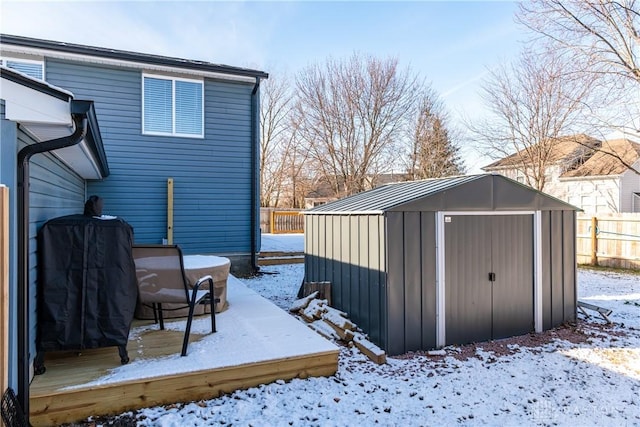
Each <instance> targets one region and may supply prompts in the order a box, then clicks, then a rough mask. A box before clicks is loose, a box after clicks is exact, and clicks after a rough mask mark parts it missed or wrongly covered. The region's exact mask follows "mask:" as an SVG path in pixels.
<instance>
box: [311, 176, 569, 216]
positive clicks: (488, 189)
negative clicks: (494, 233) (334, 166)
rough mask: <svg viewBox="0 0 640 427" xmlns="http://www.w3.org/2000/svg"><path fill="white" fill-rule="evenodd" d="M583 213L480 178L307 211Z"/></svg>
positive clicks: (368, 195)
mask: <svg viewBox="0 0 640 427" xmlns="http://www.w3.org/2000/svg"><path fill="white" fill-rule="evenodd" d="M403 208H409V209H410V210H433V211H441V210H447V209H465V210H512V209H530V210H537V209H550V210H579V208H576V207H575V206H572V205H570V204H568V203H565V202H563V201H561V200H559V199H556V198H554V197H552V196H549V195H548V194H545V193H542V192H540V191H537V190H535V189H533V188H531V187H528V186H525V185H523V184H520V183H519V182H516V181H514V180H511V179H509V178H506V177H504V176H502V175H495V174H480V175H466V176H456V177H448V178H437V179H426V180H421V181H407V182H398V183H393V184H387V185H383V186H380V187H377V188H374V189H372V190H369V191H364V192H362V193H358V194H354V195H353V196H349V197H346V198H343V199H340V200H336V201H334V202H330V203H327V204H324V205H320V206H317V207H315V208H313V209H310V210H307V211H305V212H304V213H305V214H307V215H313V214H317V215H357V214H363V215H376V214H377V215H379V214H382V213H384V212H387V211H391V210H403Z"/></svg>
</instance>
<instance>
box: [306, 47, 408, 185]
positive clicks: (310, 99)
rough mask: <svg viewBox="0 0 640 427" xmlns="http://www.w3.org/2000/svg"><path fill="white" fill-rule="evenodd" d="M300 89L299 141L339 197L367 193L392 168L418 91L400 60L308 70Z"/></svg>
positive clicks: (357, 59)
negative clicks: (396, 144) (383, 172)
mask: <svg viewBox="0 0 640 427" xmlns="http://www.w3.org/2000/svg"><path fill="white" fill-rule="evenodd" d="M297 89H298V96H299V101H300V102H299V105H298V108H297V110H296V120H297V122H298V123H299V126H300V127H299V136H300V140H301V142H302V143H303V144H304V145H305V146H306V148H307V149H308V152H309V157H310V160H311V161H312V162H313V168H314V171H315V172H316V173H317V175H318V176H320V177H322V179H324V180H325V181H326V182H328V183H330V184H331V187H332V189H333V191H334V192H335V194H336V195H339V196H343V195H350V194H354V193H357V192H359V191H363V190H365V189H367V184H368V182H370V181H371V178H372V176H373V177H375V176H376V175H377V174H379V173H380V172H381V171H384V170H385V169H390V168H391V164H392V162H391V158H392V152H393V150H392V148H393V146H394V144H395V143H397V142H398V141H399V140H400V138H401V133H402V131H403V128H404V125H405V122H406V120H407V118H408V112H409V111H410V110H411V108H412V105H413V102H414V94H415V93H416V92H417V89H418V83H417V78H416V77H414V76H412V75H411V74H410V73H409V72H408V71H406V70H404V71H403V70H400V69H399V68H398V63H397V60H396V59H386V60H380V59H376V58H374V57H371V56H364V57H363V56H361V55H358V54H354V55H352V56H351V57H350V58H348V59H346V60H332V59H329V60H327V61H326V63H325V64H324V65H314V66H310V67H308V68H306V69H305V70H303V71H302V72H301V73H300V74H299V76H298V78H297Z"/></svg>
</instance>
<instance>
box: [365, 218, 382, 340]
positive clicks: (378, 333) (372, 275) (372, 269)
mask: <svg viewBox="0 0 640 427" xmlns="http://www.w3.org/2000/svg"><path fill="white" fill-rule="evenodd" d="M383 223H384V218H383V217H382V216H379V215H375V216H370V217H369V242H368V244H369V245H368V246H369V249H368V250H369V272H368V275H369V306H368V310H369V329H368V331H369V336H370V337H371V339H372V340H373V341H374V342H377V343H380V345H382V346H384V345H385V341H384V339H385V336H384V334H383V332H384V330H385V328H384V324H383V316H382V312H383V310H384V306H383V305H382V302H383V292H384V271H383V270H382V264H383V262H382V259H383V258H384V246H383V245H382V244H381V242H383V241H384V238H383V233H384V225H383Z"/></svg>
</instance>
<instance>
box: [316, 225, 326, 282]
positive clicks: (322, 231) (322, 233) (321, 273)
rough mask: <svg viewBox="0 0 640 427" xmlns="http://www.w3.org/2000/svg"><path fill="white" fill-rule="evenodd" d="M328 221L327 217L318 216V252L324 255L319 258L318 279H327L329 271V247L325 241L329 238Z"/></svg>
mask: <svg viewBox="0 0 640 427" xmlns="http://www.w3.org/2000/svg"><path fill="white" fill-rule="evenodd" d="M326 222H327V218H323V217H318V221H317V225H316V227H317V229H316V230H315V234H316V236H317V239H316V243H317V248H316V253H318V254H321V255H322V256H320V257H319V258H318V274H317V276H316V277H317V278H318V281H324V280H327V272H326V269H327V247H326V245H325V241H326V239H327V235H326V230H327V226H326Z"/></svg>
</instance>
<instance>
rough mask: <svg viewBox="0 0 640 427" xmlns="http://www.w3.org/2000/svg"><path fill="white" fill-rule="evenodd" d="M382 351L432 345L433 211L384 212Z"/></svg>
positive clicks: (434, 319)
mask: <svg viewBox="0 0 640 427" xmlns="http://www.w3.org/2000/svg"><path fill="white" fill-rule="evenodd" d="M386 217H387V245H386V251H387V260H388V265H387V295H388V302H387V317H388V330H387V337H386V343H387V345H386V348H385V349H386V351H387V352H388V353H389V354H392V355H393V354H401V353H406V352H407V351H414V350H420V349H427V348H434V347H435V346H436V328H435V325H436V239H435V235H436V229H435V227H436V220H435V212H388V213H387V214H386Z"/></svg>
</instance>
